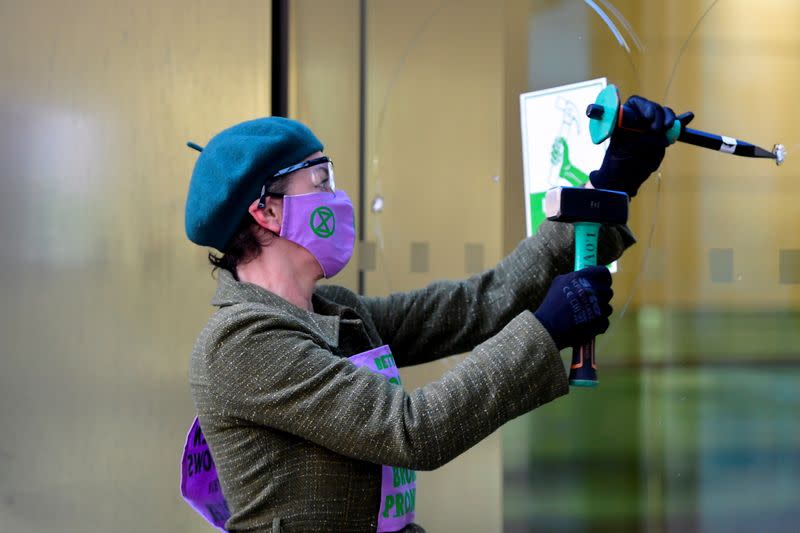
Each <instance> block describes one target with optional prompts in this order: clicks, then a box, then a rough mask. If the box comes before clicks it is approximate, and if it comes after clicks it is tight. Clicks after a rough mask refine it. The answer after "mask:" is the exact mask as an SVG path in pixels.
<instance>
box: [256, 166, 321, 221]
mask: <svg viewBox="0 0 800 533" xmlns="http://www.w3.org/2000/svg"><path fill="white" fill-rule="evenodd" d="M306 168H307V169H309V170H308V172H304V173H303V174H304V175H306V176H308V179H309V182H310V185H311V187H312V189H313V192H335V191H336V182H335V180H334V175H333V161H331V160H330V158H329V157H327V156H322V157H317V158H314V159H309V160H307V161H303V162H301V163H297V164H296V165H292V166H290V167H286V168H284V169H281V170H279V171H278V172H276V173H275V174H273V175H272V176H271V177H270V178H269V179H268V180H267V181H266V182H265V183H264V185H262V186H261V197H260V201H259V203H258V207H259V208H262V209H263V208H264V206H265V205H266V197H267V196H272V197H273V198H283V196H284V195H283V193H277V192H268V191H267V187H268V186H269V185H270V184H271V183H274V182H275V180H277V179H279V178H282V177H284V176H286V175H288V174H291V173H292V172H297V171H298V170H303V169H306Z"/></svg>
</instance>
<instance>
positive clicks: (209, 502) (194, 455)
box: [181, 345, 417, 533]
mask: <svg viewBox="0 0 800 533" xmlns="http://www.w3.org/2000/svg"><path fill="white" fill-rule="evenodd" d="M348 359H349V360H350V362H351V363H353V364H354V365H355V366H357V367H361V366H363V367H366V368H368V369H369V370H371V371H373V372H375V373H377V374H381V375H383V376H386V379H388V380H389V381H391V382H392V383H395V384H397V385H401V383H400V374H399V372H398V371H397V366H396V365H395V363H394V358H393V357H392V353H391V351H390V349H389V346H388V345H385V346H381V347H380V348H375V349H374V350H369V351H367V352H363V353H360V354H358V355H354V356H352V357H350V358H348ZM416 479H417V475H416V473H415V472H414V471H413V470H409V469H407V468H398V467H392V466H385V465H384V466H382V467H381V507H380V511H379V512H378V529H377V533H384V532H389V531H399V530H401V529H403V527H404V526H406V525H408V524H410V523H411V522H413V521H414V509H415V507H416V493H417V484H416ZM181 495H182V496H183V498H184V499H185V500H186V501H187V502H188V503H189V505H191V506H192V508H193V509H194V510H195V511H197V512H198V513H199V514H200V516H202V517H203V518H205V519H206V521H208V523H209V524H211V525H212V526H214V527H216V528H218V529H220V530H222V531H225V521H226V520H228V518H230V516H231V512H230V510H229V509H228V503H227V502H226V501H225V496H223V495H222V489H221V488H220V485H219V478H218V476H217V468H216V466H215V465H214V459H213V458H212V457H211V450H209V449H208V444H206V439H205V437H203V432H202V430H201V429H200V422H199V420H197V417H195V419H194V422H192V427H190V428H189V433H188V434H187V435H186V445H185V446H184V448H183V459H182V461H181Z"/></svg>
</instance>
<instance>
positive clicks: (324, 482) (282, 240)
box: [184, 99, 674, 532]
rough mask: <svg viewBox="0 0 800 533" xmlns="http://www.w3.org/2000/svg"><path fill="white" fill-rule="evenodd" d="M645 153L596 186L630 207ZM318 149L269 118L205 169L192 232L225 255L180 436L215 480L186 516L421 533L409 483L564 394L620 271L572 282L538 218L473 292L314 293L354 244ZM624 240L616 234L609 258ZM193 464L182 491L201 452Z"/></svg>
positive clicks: (230, 133)
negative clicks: (569, 354)
mask: <svg viewBox="0 0 800 533" xmlns="http://www.w3.org/2000/svg"><path fill="white" fill-rule="evenodd" d="M639 100H640V101H641V102H640V104H641V105H640V107H641V109H642V110H644V111H646V112H647V113H650V115H651V116H650V118H646V116H647V113H645V112H643V113H641V115H642V116H641V119H642V123H645V122H646V123H647V125H648V126H653V127H654V130H655V131H657V132H659V133H660V132H663V130H664V129H665V128H666V127H668V126H671V125H672V120H673V119H674V115H673V114H672V113H671V111H669V110H668V109H665V108H661V107H660V106H657V105H655V104H652V103H650V102H648V101H646V100H643V99H639ZM628 104H629V105H631V101H629V102H628ZM634 104H635V102H634ZM653 112H655V114H656V115H657V116H658V118H653V117H652V115H653ZM665 117H666V119H667V120H666V122H665ZM655 126H657V127H655ZM637 139H638V137H631V138H625V139H622V140H617V141H612V147H611V149H610V150H609V154H610V155H615V154H616V156H615V157H616V159H615V160H614V161H612V160H611V159H613V158H610V156H608V155H607V157H606V159H607V162H606V163H604V167H603V168H601V169H600V171H598V172H596V173H594V175H593V176H592V181H593V183H594V185H595V186H597V187H604V186H610V187H612V188H614V187H615V186H616V188H620V187H621V190H626V191H627V192H629V193H633V194H635V190H636V188H638V186H639V185H640V184H641V183H642V182H643V181H644V179H646V178H647V176H648V175H649V174H650V172H652V171H653V170H654V169H655V168H656V167H657V166H658V164H659V163H660V161H661V158H662V157H663V154H664V144H665V143H663V142H661V141H659V142H658V143H655V144H654V145H653V146H655V145H657V146H658V148H657V149H652V146H650V145H647V144H646V143H644V144H643V141H640V140H637ZM614 142H616V143H617V145H616V146H615V145H614ZM640 144H641V146H643V147H644V148H645V149H644V151H643V152H641V153H637V150H638V147H639V145H640ZM322 150H323V147H322V144H321V143H320V142H319V140H318V139H317V138H316V137H315V136H314V134H313V133H312V132H311V131H310V130H309V129H308V128H306V127H305V126H303V125H302V124H300V123H298V122H295V121H292V120H288V119H284V118H278V117H270V118H264V119H258V120H254V121H250V122H245V123H243V124H239V125H237V126H234V127H232V128H230V129H228V130H226V131H223V132H222V133H220V134H218V135H217V136H216V137H214V138H213V139H212V140H211V141H210V142H209V144H208V145H207V146H206V147H205V149H203V151H202V153H201V155H200V157H199V159H198V161H197V164H196V166H195V170H194V173H193V175H192V181H191V185H190V188H189V195H188V199H187V203H186V229H187V235H188V237H189V239H190V240H192V241H193V242H195V243H197V244H199V245H203V246H211V247H213V248H216V249H217V250H222V251H224V253H223V255H222V256H216V255H213V254H210V259H211V262H212V264H213V265H214V266H215V268H216V269H218V288H217V292H216V295H215V296H214V299H213V300H212V304H213V305H215V306H216V307H218V310H217V311H216V313H215V314H214V315H213V316H212V317H211V319H210V320H209V322H208V324H207V326H206V327H205V329H204V330H203V332H202V333H201V334H200V336H199V338H198V340H197V343H196V345H195V348H194V352H193V354H192V360H191V369H190V383H191V389H192V396H193V399H194V402H195V405H196V408H197V414H198V419H199V421H196V424H198V423H199V425H196V426H195V427H194V428H193V432H190V436H189V440H190V441H192V440H193V441H194V444H195V445H198V446H199V445H201V444H202V445H203V446H205V442H206V441H207V444H208V446H209V447H210V451H211V453H212V454H213V460H214V462H215V463H216V469H217V472H218V475H219V484H217V485H214V483H216V481H215V480H213V479H212V481H210V482H208V483H207V485H208V491H209V493H211V492H214V490H216V492H217V495H216V497H217V498H218V501H219V502H221V503H220V505H217V506H216V507H215V506H214V505H206V504H203V505H200V504H198V503H197V502H195V503H193V505H196V506H197V508H198V510H199V511H201V512H204V514H205V516H206V517H207V518H209V520H211V521H212V522H213V521H215V520H214V519H216V523H217V525H220V526H221V525H222V524H221V523H222V521H223V520H226V522H225V528H226V529H228V530H230V531H285V532H290V531H373V532H374V531H407V532H408V531H423V530H422V528H421V527H420V526H419V525H417V524H415V523H414V509H415V506H416V500H417V498H418V497H420V498H424V494H421V495H419V496H418V495H417V493H416V486H415V475H414V473H413V471H414V470H428V469H434V468H437V467H439V466H441V465H443V464H445V463H446V462H448V461H449V460H451V459H453V458H454V457H456V456H457V455H459V454H460V453H462V452H464V451H465V450H467V449H468V448H470V447H471V446H473V445H474V444H476V443H477V442H478V441H480V440H481V439H483V438H484V437H485V436H487V435H489V434H490V433H491V432H493V431H494V430H496V429H497V428H498V427H500V426H501V425H502V424H503V423H505V422H506V421H508V420H510V419H512V418H514V417H517V416H519V415H522V414H524V413H526V412H528V411H530V410H532V409H534V408H536V407H538V406H540V405H542V404H544V403H546V402H549V401H551V400H553V399H555V398H557V397H558V396H561V395H563V394H566V393H567V392H568V385H567V377H566V374H565V371H564V366H563V363H562V361H561V358H560V356H559V350H560V349H562V348H565V347H567V346H572V345H575V344H578V343H581V342H583V341H584V340H586V339H589V338H591V337H593V336H595V335H596V334H599V333H602V332H603V331H605V329H606V328H607V326H608V316H609V314H610V313H611V307H610V306H609V304H608V302H609V300H610V298H611V288H610V285H611V277H610V275H609V274H608V271H607V270H606V269H604V268H600V267H595V268H591V269H586V270H583V271H580V272H575V273H569V272H570V270H571V266H572V261H573V259H572V246H573V243H572V233H571V231H570V229H569V227H568V225H558V224H552V223H545V224H544V225H543V226H542V228H541V229H540V231H539V233H538V234H537V235H536V236H534V237H532V238H530V239H526V240H524V241H523V242H522V243H520V245H519V246H518V247H517V249H516V250H515V251H514V252H512V253H511V254H510V255H509V256H508V257H507V258H505V259H504V260H503V261H501V262H500V264H499V265H497V267H496V268H494V269H492V270H490V271H487V272H485V273H483V274H480V275H477V276H474V277H472V278H470V279H468V280H465V281H460V282H436V283H433V284H432V285H430V286H428V287H426V288H424V289H422V290H418V291H414V292H410V293H403V294H393V295H391V296H388V297H364V296H359V295H356V294H354V293H353V292H351V291H349V290H347V289H345V288H343V287H337V286H330V285H325V286H317V285H316V282H317V281H318V280H319V279H321V278H323V277H332V276H334V275H335V274H336V273H337V272H339V271H340V270H341V269H342V268H343V267H344V266H345V264H346V263H347V262H348V260H349V259H350V256H351V254H352V251H353V245H354V235H355V233H354V229H353V208H352V205H351V203H350V200H349V199H348V197H347V195H346V194H345V193H344V192H342V191H340V190H337V189H336V188H335V183H334V174H333V167H332V165H331V164H330V161H329V160H328V158H326V157H325V156H324V154H323V152H322ZM632 153H633V154H636V155H633V156H632V155H631V154H632ZM632 168H635V169H636V171H637V172H635V173H633V174H635V175H632V174H631V173H630V172H628V170H630V169H632ZM620 174H621V175H622V176H624V177H620ZM633 242H634V241H633V238H632V237H631V235H630V233H629V232H628V230H627V229H626V228H624V227H614V228H606V229H605V230H604V231H603V233H602V235H601V246H600V249H601V250H602V251H604V252H605V253H606V255H605V257H601V260H602V261H604V262H605V263H608V262H611V261H612V260H614V259H616V258H617V257H618V256H619V255H620V254H621V253H622V251H623V250H624V249H625V248H626V247H627V246H629V245H630V244H632V243H633ZM560 274H561V275H560ZM559 275H560V276H559ZM568 289H573V290H568ZM568 294H570V295H572V296H567V295H568ZM533 309H535V310H536V311H535V312H531V310H533ZM470 351H471V353H470V355H469V356H467V357H466V358H465V359H464V360H463V361H462V362H461V363H460V364H458V365H457V366H456V367H454V368H452V369H451V370H450V371H448V372H447V373H446V374H445V375H444V376H442V377H441V378H440V379H438V380H437V381H434V382H432V383H429V384H427V385H425V386H424V387H420V388H418V389H416V390H412V391H405V390H403V388H402V386H400V383H399V375H398V374H397V370H396V369H397V367H402V366H409V365H415V364H420V363H425V362H428V361H433V360H435V359H438V358H441V357H445V356H448V355H452V354H456V353H463V352H470ZM200 426H202V433H201V431H200V429H199V427H200ZM203 436H204V438H205V440H203ZM190 444H191V443H189V442H187V450H189V446H190ZM206 453H207V452H206ZM188 456H189V459H187V458H186V456H185V457H184V482H186V481H187V479H188V481H189V482H190V483H191V481H192V480H191V474H198V473H200V474H204V475H205V473H207V472H208V469H204V467H205V466H207V465H209V464H210V455H209V456H208V458H206V459H204V458H203V456H202V455H200V454H193V453H188ZM187 464H188V465H189V470H188V474H187ZM192 464H193V467H192ZM198 465H199V468H198ZM212 474H213V471H212ZM195 479H200V478H198V477H195ZM202 479H203V482H206V481H207V480H205V478H202ZM220 485H221V489H222V493H223V494H224V500H223V499H222V495H220V494H218V491H219V487H220ZM187 490H188V489H187ZM204 490H205V489H204ZM184 494H185V495H186V491H184ZM189 499H190V500H191V498H189ZM226 502H227V503H226ZM225 505H227V508H226V507H225ZM204 506H205V507H204ZM201 507H203V508H201ZM215 508H216V511H215V510H214V509H215ZM209 509H210V511H209ZM228 511H229V512H228Z"/></svg>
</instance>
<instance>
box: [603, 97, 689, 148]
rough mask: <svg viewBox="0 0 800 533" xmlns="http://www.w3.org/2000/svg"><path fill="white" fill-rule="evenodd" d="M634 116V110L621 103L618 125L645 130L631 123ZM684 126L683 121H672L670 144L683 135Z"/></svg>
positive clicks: (668, 134)
mask: <svg viewBox="0 0 800 533" xmlns="http://www.w3.org/2000/svg"><path fill="white" fill-rule="evenodd" d="M632 116H633V110H632V109H631V108H630V107H628V106H627V105H625V104H623V105H621V106H620V113H619V122H618V124H617V125H618V126H619V127H620V128H622V129H624V130H629V131H638V132H642V131H643V130H642V129H641V128H635V127H633V125H632V124H631V120H630V117H632ZM693 116H694V115H693ZM682 128H683V126H682V125H681V121H680V120H678V119H675V122H673V123H672V127H671V128H670V129H669V130H667V132H666V135H667V140H668V141H669V144H673V143H674V142H675V141H677V140H678V137H680V135H681V130H682Z"/></svg>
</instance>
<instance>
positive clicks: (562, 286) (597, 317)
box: [533, 266, 614, 350]
mask: <svg viewBox="0 0 800 533" xmlns="http://www.w3.org/2000/svg"><path fill="white" fill-rule="evenodd" d="M613 294H614V291H612V290H611V273H610V272H609V271H608V269H607V268H606V267H603V266H594V267H588V268H584V269H583V270H577V271H575V272H571V273H569V274H565V275H563V276H558V277H556V279H554V280H553V283H552V284H551V285H550V289H549V290H548V291H547V294H546V295H545V297H544V301H543V302H542V305H540V306H539V309H537V310H536V312H535V313H533V314H534V315H535V316H536V318H537V319H538V320H539V322H541V323H542V325H543V326H544V327H545V329H546V330H547V332H548V333H550V336H551V337H552V338H553V341H555V343H556V346H557V347H558V349H559V350H562V349H564V348H566V347H567V346H580V345H581V344H583V343H585V342H586V341H588V340H590V339H592V338H593V337H595V336H596V335H599V334H600V333H603V332H605V331H606V330H607V329H608V317H609V316H610V315H611V305H610V304H609V302H610V301H611V296H613Z"/></svg>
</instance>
